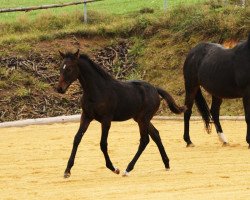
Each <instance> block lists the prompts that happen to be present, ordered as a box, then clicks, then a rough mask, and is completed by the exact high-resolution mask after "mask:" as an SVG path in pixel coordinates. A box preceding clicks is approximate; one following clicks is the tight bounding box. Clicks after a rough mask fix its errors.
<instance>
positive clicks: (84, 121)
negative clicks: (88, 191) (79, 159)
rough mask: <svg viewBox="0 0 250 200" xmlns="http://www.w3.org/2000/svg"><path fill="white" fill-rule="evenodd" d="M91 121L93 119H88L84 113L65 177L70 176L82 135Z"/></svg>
mask: <svg viewBox="0 0 250 200" xmlns="http://www.w3.org/2000/svg"><path fill="white" fill-rule="evenodd" d="M91 121H92V120H91V119H88V118H87V117H85V116H84V115H82V117H81V122H80V127H79V129H78V131H77V133H76V135H75V138H74V142H73V148H72V151H71V155H70V157H69V161H68V165H67V168H66V170H65V172H64V178H68V177H70V170H71V168H72V167H73V165H74V161H75V156H76V152H77V148H78V145H79V144H80V142H81V139H82V136H83V135H84V133H85V132H86V130H87V129H88V126H89V124H90V122H91Z"/></svg>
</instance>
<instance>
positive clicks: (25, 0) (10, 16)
mask: <svg viewBox="0 0 250 200" xmlns="http://www.w3.org/2000/svg"><path fill="white" fill-rule="evenodd" d="M74 1H77V0H35V1H30V0H19V1H16V0H1V5H0V8H15V7H30V6H38V5H49V4H58V3H67V2H74ZM204 1H205V0H184V1H183V0H167V7H168V8H169V9H170V8H172V7H173V6H176V5H179V4H190V3H197V2H204ZM144 7H148V8H153V9H155V10H163V7H164V0H150V1H142V0H103V1H100V2H95V3H90V4H88V10H89V11H98V12H102V13H108V14H118V15H121V14H122V15H124V14H128V13H131V12H135V11H139V10H140V9H141V8H144ZM69 12H83V5H76V6H69V7H64V8H55V9H49V10H40V11H32V12H28V13H20V12H19V13H18V12H16V13H6V14H0V21H10V22H11V21H15V20H18V18H20V17H22V18H24V17H27V18H29V19H30V18H32V19H35V18H36V17H37V16H38V15H41V14H42V15H44V14H46V13H50V14H57V15H58V14H63V13H69Z"/></svg>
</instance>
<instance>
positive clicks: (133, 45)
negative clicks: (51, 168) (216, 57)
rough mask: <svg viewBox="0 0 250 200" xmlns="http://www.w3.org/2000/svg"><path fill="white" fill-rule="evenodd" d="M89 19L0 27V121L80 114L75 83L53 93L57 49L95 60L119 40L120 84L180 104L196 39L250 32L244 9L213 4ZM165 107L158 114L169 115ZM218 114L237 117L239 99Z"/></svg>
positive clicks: (227, 39)
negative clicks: (150, 89) (135, 83)
mask: <svg viewBox="0 0 250 200" xmlns="http://www.w3.org/2000/svg"><path fill="white" fill-rule="evenodd" d="M150 2H151V1H150ZM152 2H153V1H152ZM89 15H90V22H89V24H88V25H84V24H83V23H82V14H81V13H78V12H73V13H70V14H64V15H58V16H57V15H47V14H46V15H44V16H43V15H41V16H40V18H39V17H38V18H36V20H34V21H32V20H27V19H19V20H21V21H19V22H12V23H7V22H4V23H2V24H1V23H0V28H1V30H3V31H2V32H0V96H1V100H0V104H1V106H0V108H1V110H0V121H5V120H14V119H21V118H30V117H45V116H55V115H62V114H75V113H79V112H80V109H79V103H78V101H79V98H80V93H81V92H79V91H80V89H79V87H78V85H77V84H76V85H74V86H73V87H72V88H71V90H70V91H69V92H68V94H67V95H65V96H61V95H58V94H57V93H56V92H55V91H54V86H55V84H56V82H57V79H58V65H59V62H60V58H59V56H58V53H57V52H58V50H59V49H60V50H72V49H73V50H75V49H76V48H80V49H81V51H82V52H86V53H88V54H90V56H91V57H92V58H95V59H96V58H97V57H98V56H99V55H103V52H105V51H107V49H110V48H111V49H112V48H113V49H115V48H116V47H117V45H119V43H120V42H121V41H123V42H124V41H125V43H126V44H128V45H127V47H126V48H127V52H128V55H127V56H128V60H129V61H131V62H129V63H130V64H131V63H133V68H132V69H131V71H130V72H129V73H127V74H126V79H144V80H147V81H149V82H151V83H153V84H155V85H158V86H161V87H163V88H165V89H166V90H168V91H169V92H170V93H171V94H172V95H173V96H174V97H175V98H176V99H177V102H178V103H179V104H183V100H184V85H183V77H182V65H183V62H184V59H185V56H186V55H187V52H188V51H189V50H190V48H192V47H193V46H195V45H196V44H197V43H199V42H201V41H212V42H217V43H222V44H223V43H235V42H237V41H239V40H242V39H245V38H246V37H247V35H248V33H249V32H250V18H249V17H250V10H249V7H246V8H242V7H238V6H230V5H228V6H225V5H224V4H221V3H218V2H212V3H207V4H203V5H202V4H195V5H189V6H178V7H175V8H172V9H171V10H169V12H167V13H166V14H163V13H162V15H158V14H156V12H154V13H143V14H142V13H141V12H139V11H137V12H131V13H128V14H126V15H122V16H119V20H117V15H109V14H104V13H102V12H94V11H92V12H89ZM22 20H23V21H22ZM98 52H99V53H98ZM103 57H106V54H105V55H104V56H103ZM121 64H122V60H119V59H118V62H117V63H115V65H114V66H113V69H112V70H111V71H112V72H113V73H117V72H119V70H120V66H121ZM127 64H128V63H126V65H127ZM163 108H164V109H161V111H160V112H159V114H170V113H169V110H168V109H166V108H165V107H164V106H163ZM221 113H222V115H239V114H240V115H241V114H243V110H242V103H241V100H230V101H226V102H225V103H224V104H223V106H222V112H221ZM196 114H197V113H196Z"/></svg>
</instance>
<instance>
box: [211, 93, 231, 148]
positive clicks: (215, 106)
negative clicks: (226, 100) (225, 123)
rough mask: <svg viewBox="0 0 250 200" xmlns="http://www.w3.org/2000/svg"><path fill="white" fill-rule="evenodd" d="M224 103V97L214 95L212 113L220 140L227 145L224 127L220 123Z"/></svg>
mask: <svg viewBox="0 0 250 200" xmlns="http://www.w3.org/2000/svg"><path fill="white" fill-rule="evenodd" d="M221 103H222V99H221V98H218V97H215V96H212V105H211V115H212V117H213V120H214V125H215V128H216V132H217V134H218V136H219V138H220V140H221V141H222V142H223V145H227V144H228V142H227V139H226V137H225V135H224V133H223V131H222V127H221V125H220V119H219V118H220V105H221Z"/></svg>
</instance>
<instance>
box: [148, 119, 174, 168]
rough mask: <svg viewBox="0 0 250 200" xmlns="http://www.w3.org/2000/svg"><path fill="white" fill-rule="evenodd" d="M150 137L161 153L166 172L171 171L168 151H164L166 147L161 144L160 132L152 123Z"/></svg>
mask: <svg viewBox="0 0 250 200" xmlns="http://www.w3.org/2000/svg"><path fill="white" fill-rule="evenodd" d="M149 135H150V137H151V138H152V140H153V141H154V142H155V143H156V145H157V147H158V149H159V151H160V154H161V158H162V161H163V163H164V165H165V168H166V170H169V169H170V167H169V159H168V156H167V154H166V151H165V149H164V146H163V144H162V142H161V137H160V134H159V131H158V130H157V129H156V128H155V127H154V125H153V124H152V123H150V124H149Z"/></svg>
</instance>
